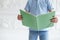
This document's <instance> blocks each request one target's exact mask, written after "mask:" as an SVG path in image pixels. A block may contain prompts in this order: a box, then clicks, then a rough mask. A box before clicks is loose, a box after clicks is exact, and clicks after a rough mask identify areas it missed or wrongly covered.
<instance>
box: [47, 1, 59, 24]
mask: <svg viewBox="0 0 60 40" xmlns="http://www.w3.org/2000/svg"><path fill="white" fill-rule="evenodd" d="M52 9H53V8H52V4H51V3H50V2H49V0H47V10H48V11H49V12H52ZM51 22H53V23H57V22H58V18H57V17H54V18H52V19H51Z"/></svg>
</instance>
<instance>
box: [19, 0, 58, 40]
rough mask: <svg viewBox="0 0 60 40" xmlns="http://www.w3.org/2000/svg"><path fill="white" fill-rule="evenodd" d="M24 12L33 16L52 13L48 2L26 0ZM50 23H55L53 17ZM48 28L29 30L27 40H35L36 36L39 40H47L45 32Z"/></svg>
mask: <svg viewBox="0 0 60 40" xmlns="http://www.w3.org/2000/svg"><path fill="white" fill-rule="evenodd" d="M25 10H26V12H30V13H31V14H33V15H39V14H45V13H48V12H51V11H52V7H51V4H50V2H49V0H28V2H27V5H26V7H25ZM21 19H22V16H21V15H18V20H21ZM51 22H53V23H57V18H56V17H54V18H53V19H52V20H51ZM48 30H49V28H47V29H42V30H39V31H38V30H33V29H31V28H30V29H29V40H37V36H38V35H39V38H40V40H48V39H47V32H48Z"/></svg>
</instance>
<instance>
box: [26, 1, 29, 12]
mask: <svg viewBox="0 0 60 40" xmlns="http://www.w3.org/2000/svg"><path fill="white" fill-rule="evenodd" d="M25 10H26V11H27V12H29V11H30V5H29V1H28V2H27V4H26V6H25Z"/></svg>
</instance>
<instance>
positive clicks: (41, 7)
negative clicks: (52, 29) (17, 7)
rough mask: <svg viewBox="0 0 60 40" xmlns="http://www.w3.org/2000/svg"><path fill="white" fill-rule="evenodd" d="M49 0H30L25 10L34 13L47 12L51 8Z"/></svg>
mask: <svg viewBox="0 0 60 40" xmlns="http://www.w3.org/2000/svg"><path fill="white" fill-rule="evenodd" d="M51 9H52V6H51V3H50V2H49V0H28V2H27V5H26V7H25V10H26V11H27V12H30V13H31V14H33V15H39V14H45V13H47V12H48V10H51Z"/></svg>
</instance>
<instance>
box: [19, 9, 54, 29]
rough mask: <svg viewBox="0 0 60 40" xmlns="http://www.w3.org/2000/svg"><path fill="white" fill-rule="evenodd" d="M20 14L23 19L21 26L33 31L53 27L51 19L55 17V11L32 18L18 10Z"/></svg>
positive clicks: (30, 15)
mask: <svg viewBox="0 0 60 40" xmlns="http://www.w3.org/2000/svg"><path fill="white" fill-rule="evenodd" d="M20 13H21V15H22V17H23V18H22V24H23V25H24V26H27V27H29V28H31V29H33V30H41V29H45V28H48V27H53V25H54V23H53V22H51V19H52V18H53V17H54V16H55V11H53V12H49V13H47V14H43V15H38V16H34V15H32V14H30V13H27V12H25V11H23V10H20Z"/></svg>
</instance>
